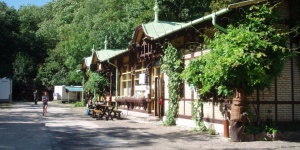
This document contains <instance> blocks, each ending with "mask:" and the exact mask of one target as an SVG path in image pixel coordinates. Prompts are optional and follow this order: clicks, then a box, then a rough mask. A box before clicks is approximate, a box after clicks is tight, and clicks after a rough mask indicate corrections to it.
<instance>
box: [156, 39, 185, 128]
mask: <svg viewBox="0 0 300 150" xmlns="http://www.w3.org/2000/svg"><path fill="white" fill-rule="evenodd" d="M182 58H183V54H182V52H181V51H180V50H177V49H176V48H175V47H173V46H172V44H170V43H169V44H168V47H167V48H166V49H165V50H164V57H163V58H162V60H163V65H162V67H161V68H162V70H163V71H164V72H165V73H166V75H167V76H168V78H169V82H168V90H169V106H168V111H167V115H166V121H165V122H164V124H165V125H168V126H170V125H176V121H175V118H176V115H177V113H178V108H179V98H180V84H181V83H182V80H181V78H180V74H181V73H182V71H183V70H184V62H183V59H182Z"/></svg>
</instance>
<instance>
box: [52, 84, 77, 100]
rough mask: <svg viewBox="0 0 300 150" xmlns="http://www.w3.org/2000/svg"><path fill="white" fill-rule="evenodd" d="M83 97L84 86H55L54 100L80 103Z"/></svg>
mask: <svg viewBox="0 0 300 150" xmlns="http://www.w3.org/2000/svg"><path fill="white" fill-rule="evenodd" d="M81 97H82V86H65V85H57V86H54V93H53V99H54V100H61V102H62V103H65V102H75V101H80V99H81Z"/></svg>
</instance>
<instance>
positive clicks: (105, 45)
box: [104, 35, 107, 49]
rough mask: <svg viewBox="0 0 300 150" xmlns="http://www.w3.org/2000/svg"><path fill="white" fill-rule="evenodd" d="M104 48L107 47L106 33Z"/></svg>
mask: <svg viewBox="0 0 300 150" xmlns="http://www.w3.org/2000/svg"><path fill="white" fill-rule="evenodd" d="M104 49H107V35H106V36H105V41H104Z"/></svg>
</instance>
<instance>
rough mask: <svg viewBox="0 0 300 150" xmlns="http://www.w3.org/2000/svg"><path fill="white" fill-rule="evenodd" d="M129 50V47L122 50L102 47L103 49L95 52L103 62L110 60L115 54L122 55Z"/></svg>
mask: <svg viewBox="0 0 300 150" xmlns="http://www.w3.org/2000/svg"><path fill="white" fill-rule="evenodd" d="M127 51H128V49H123V50H121V49H102V50H99V51H96V52H95V54H96V56H97V58H98V60H99V61H100V62H103V61H106V60H109V59H111V58H113V57H115V56H118V55H121V54H123V53H125V52H127ZM93 55H94V54H93Z"/></svg>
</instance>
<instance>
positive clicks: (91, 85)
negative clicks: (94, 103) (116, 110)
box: [84, 70, 110, 98]
mask: <svg viewBox="0 0 300 150" xmlns="http://www.w3.org/2000/svg"><path fill="white" fill-rule="evenodd" d="M88 76H89V80H88V81H87V82H86V83H85V84H84V91H85V92H87V93H94V92H95V93H94V94H96V95H98V96H100V97H104V98H105V97H106V93H107V92H108V88H109V84H110V83H109V80H108V77H107V76H105V74H103V73H100V74H98V73H95V72H91V71H90V70H89V71H88Z"/></svg>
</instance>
